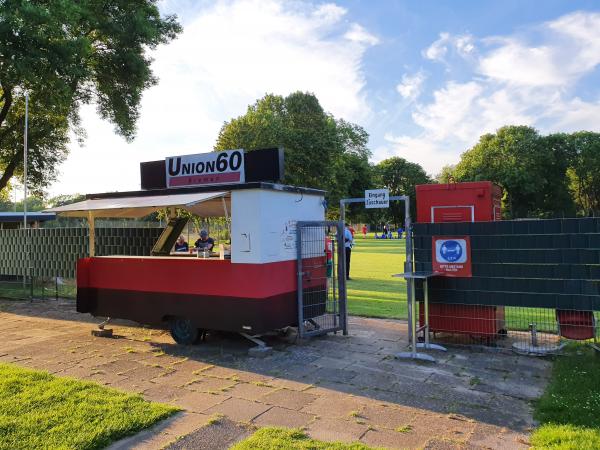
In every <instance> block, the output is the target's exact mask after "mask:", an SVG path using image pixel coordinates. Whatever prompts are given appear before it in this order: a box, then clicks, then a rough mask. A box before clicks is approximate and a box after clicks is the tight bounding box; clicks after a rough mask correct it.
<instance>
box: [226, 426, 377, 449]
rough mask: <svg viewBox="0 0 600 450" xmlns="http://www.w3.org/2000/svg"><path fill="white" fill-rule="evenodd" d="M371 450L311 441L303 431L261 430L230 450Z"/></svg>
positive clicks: (359, 445) (361, 445) (352, 445)
mask: <svg viewBox="0 0 600 450" xmlns="http://www.w3.org/2000/svg"><path fill="white" fill-rule="evenodd" d="M259 449H261V450H262V449H269V450H371V449H372V447H367V446H366V445H364V444H361V443H354V444H345V443H341V442H322V441H317V440H314V439H310V438H309V437H308V436H307V435H306V434H305V433H304V432H303V431H301V430H289V429H285V428H261V429H260V430H258V431H257V432H256V433H254V434H253V435H252V436H250V437H249V438H247V439H245V440H243V441H242V442H239V443H237V444H236V445H234V446H233V447H231V449H230V450H259Z"/></svg>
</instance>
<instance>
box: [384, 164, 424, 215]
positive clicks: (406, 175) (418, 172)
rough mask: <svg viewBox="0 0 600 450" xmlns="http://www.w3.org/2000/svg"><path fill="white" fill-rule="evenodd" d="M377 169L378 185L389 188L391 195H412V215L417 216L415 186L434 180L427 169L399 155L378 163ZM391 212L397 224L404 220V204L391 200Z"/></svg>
mask: <svg viewBox="0 0 600 450" xmlns="http://www.w3.org/2000/svg"><path fill="white" fill-rule="evenodd" d="M375 170H376V173H377V182H378V186H382V187H385V188H387V189H389V190H390V196H391V195H407V196H408V197H410V202H411V203H410V207H411V216H412V217H415V213H416V201H415V200H416V189H415V186H416V185H417V184H429V183H431V182H432V180H431V178H430V177H429V175H427V173H426V172H425V170H424V169H423V168H422V167H421V166H420V165H419V164H416V163H411V162H409V161H407V160H406V159H404V158H400V157H397V156H396V157H393V158H389V159H385V160H383V161H381V162H380V163H379V164H377V166H376V167H375ZM389 213H390V216H391V219H392V220H393V222H394V223H395V224H396V225H400V224H402V223H403V222H404V205H402V204H400V203H398V202H390V210H389Z"/></svg>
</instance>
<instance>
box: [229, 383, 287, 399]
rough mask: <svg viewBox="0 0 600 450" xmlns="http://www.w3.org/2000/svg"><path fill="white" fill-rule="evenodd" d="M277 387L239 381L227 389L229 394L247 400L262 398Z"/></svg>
mask: <svg viewBox="0 0 600 450" xmlns="http://www.w3.org/2000/svg"><path fill="white" fill-rule="evenodd" d="M275 389H276V388H275V387H271V386H263V385H256V384H252V383H238V384H236V385H235V386H233V387H232V388H230V389H227V395H231V396H232V397H235V398H243V399H245V400H253V401H257V400H260V399H261V398H262V397H263V396H265V395H267V394H270V393H271V392H273V391H274V390H275Z"/></svg>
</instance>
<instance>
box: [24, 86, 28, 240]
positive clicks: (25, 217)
mask: <svg viewBox="0 0 600 450" xmlns="http://www.w3.org/2000/svg"><path fill="white" fill-rule="evenodd" d="M28 121H29V92H27V91H25V130H24V133H23V228H24V229H27V125H28Z"/></svg>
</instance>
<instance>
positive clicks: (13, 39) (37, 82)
mask: <svg viewBox="0 0 600 450" xmlns="http://www.w3.org/2000/svg"><path fill="white" fill-rule="evenodd" d="M180 31H181V27H180V25H179V24H178V23H177V21H176V17H175V16H166V17H164V18H161V16H160V13H159V11H158V8H157V6H156V0H123V1H104V0H79V1H75V0H38V1H35V2H26V1H22V0H4V1H0V171H1V172H2V176H0V192H1V191H3V190H4V189H6V187H7V184H8V182H9V180H10V179H11V178H12V177H13V176H14V175H18V176H22V172H23V161H22V158H23V147H22V142H23V128H24V115H25V114H24V113H25V111H24V109H25V108H24V92H25V91H27V92H29V95H30V127H29V147H30V159H29V161H28V162H29V164H28V184H30V186H31V187H32V188H33V189H34V191H37V192H39V191H41V190H42V188H43V187H44V186H45V185H46V184H47V183H48V182H50V181H51V180H52V179H53V178H54V177H55V176H56V167H57V165H58V164H59V163H60V162H61V161H62V160H64V158H65V157H66V154H67V144H68V142H69V132H70V131H75V132H76V135H77V136H78V138H79V139H80V140H82V139H83V137H84V133H83V130H81V128H80V121H79V108H80V107H81V106H82V105H85V104H95V105H96V106H97V109H98V113H99V115H100V116H101V117H102V118H103V119H105V120H108V121H110V122H111V123H113V124H114V126H115V131H116V132H117V133H118V134H120V135H122V136H123V137H125V139H127V140H131V139H133V137H134V135H135V124H136V121H137V118H138V115H139V105H140V100H141V95H142V92H143V91H144V90H145V89H147V88H148V87H150V86H152V85H153V84H155V83H156V81H157V80H156V78H155V77H154V76H153V74H152V71H151V69H150V63H151V59H150V57H149V56H148V54H147V53H148V51H149V50H152V49H154V48H155V47H156V46H158V45H159V44H162V43H167V42H169V41H171V40H172V39H174V38H175V36H176V35H177V34H178V33H179V32H180Z"/></svg>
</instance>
